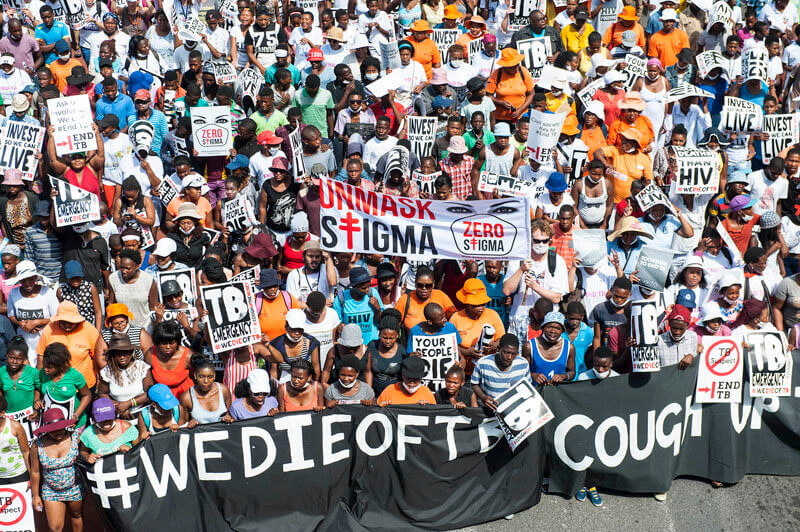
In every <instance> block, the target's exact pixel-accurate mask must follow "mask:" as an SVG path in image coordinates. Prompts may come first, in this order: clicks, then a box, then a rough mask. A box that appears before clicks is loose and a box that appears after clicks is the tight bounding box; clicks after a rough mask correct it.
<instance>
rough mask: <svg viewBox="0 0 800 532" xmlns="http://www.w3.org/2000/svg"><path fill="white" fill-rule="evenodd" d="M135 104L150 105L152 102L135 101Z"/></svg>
mask: <svg viewBox="0 0 800 532" xmlns="http://www.w3.org/2000/svg"><path fill="white" fill-rule="evenodd" d="M133 103H135V104H136V105H149V104H150V100H134V101H133Z"/></svg>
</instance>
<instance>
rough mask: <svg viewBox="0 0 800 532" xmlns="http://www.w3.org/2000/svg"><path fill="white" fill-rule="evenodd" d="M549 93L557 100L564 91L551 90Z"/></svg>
mask: <svg viewBox="0 0 800 532" xmlns="http://www.w3.org/2000/svg"><path fill="white" fill-rule="evenodd" d="M550 93H551V94H552V95H553V96H555V97H556V98H558V97H560V96H561V95H562V94H564V91H562V90H561V89H553V90H551V91H550Z"/></svg>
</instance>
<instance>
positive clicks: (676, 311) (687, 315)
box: [667, 304, 692, 323]
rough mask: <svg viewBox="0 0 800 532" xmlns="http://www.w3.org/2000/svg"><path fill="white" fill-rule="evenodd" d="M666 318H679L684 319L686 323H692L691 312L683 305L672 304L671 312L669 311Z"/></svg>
mask: <svg viewBox="0 0 800 532" xmlns="http://www.w3.org/2000/svg"><path fill="white" fill-rule="evenodd" d="M667 319H668V320H681V321H685V322H686V323H692V313H691V311H690V310H689V309H688V308H686V307H684V306H683V305H678V304H675V305H672V312H670V313H669V316H667Z"/></svg>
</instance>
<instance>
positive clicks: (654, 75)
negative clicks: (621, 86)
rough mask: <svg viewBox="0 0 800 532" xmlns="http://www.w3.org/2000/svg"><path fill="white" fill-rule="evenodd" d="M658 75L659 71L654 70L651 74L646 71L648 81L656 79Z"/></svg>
mask: <svg viewBox="0 0 800 532" xmlns="http://www.w3.org/2000/svg"><path fill="white" fill-rule="evenodd" d="M659 76H661V74H660V73H659V72H656V73H655V74H652V75H651V74H650V72H648V73H647V79H649V80H650V81H655V80H657V79H658V78H659Z"/></svg>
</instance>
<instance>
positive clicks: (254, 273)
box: [231, 266, 261, 286]
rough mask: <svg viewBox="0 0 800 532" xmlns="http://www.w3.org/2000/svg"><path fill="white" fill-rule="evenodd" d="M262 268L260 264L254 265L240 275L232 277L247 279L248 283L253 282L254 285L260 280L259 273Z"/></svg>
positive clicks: (239, 279)
mask: <svg viewBox="0 0 800 532" xmlns="http://www.w3.org/2000/svg"><path fill="white" fill-rule="evenodd" d="M260 269H261V268H260V267H259V266H253V267H252V268H248V269H246V270H243V271H241V272H240V273H239V274H238V275H234V276H233V277H231V281H247V282H248V283H253V286H255V284H256V283H257V282H258V274H259V270H260Z"/></svg>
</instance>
